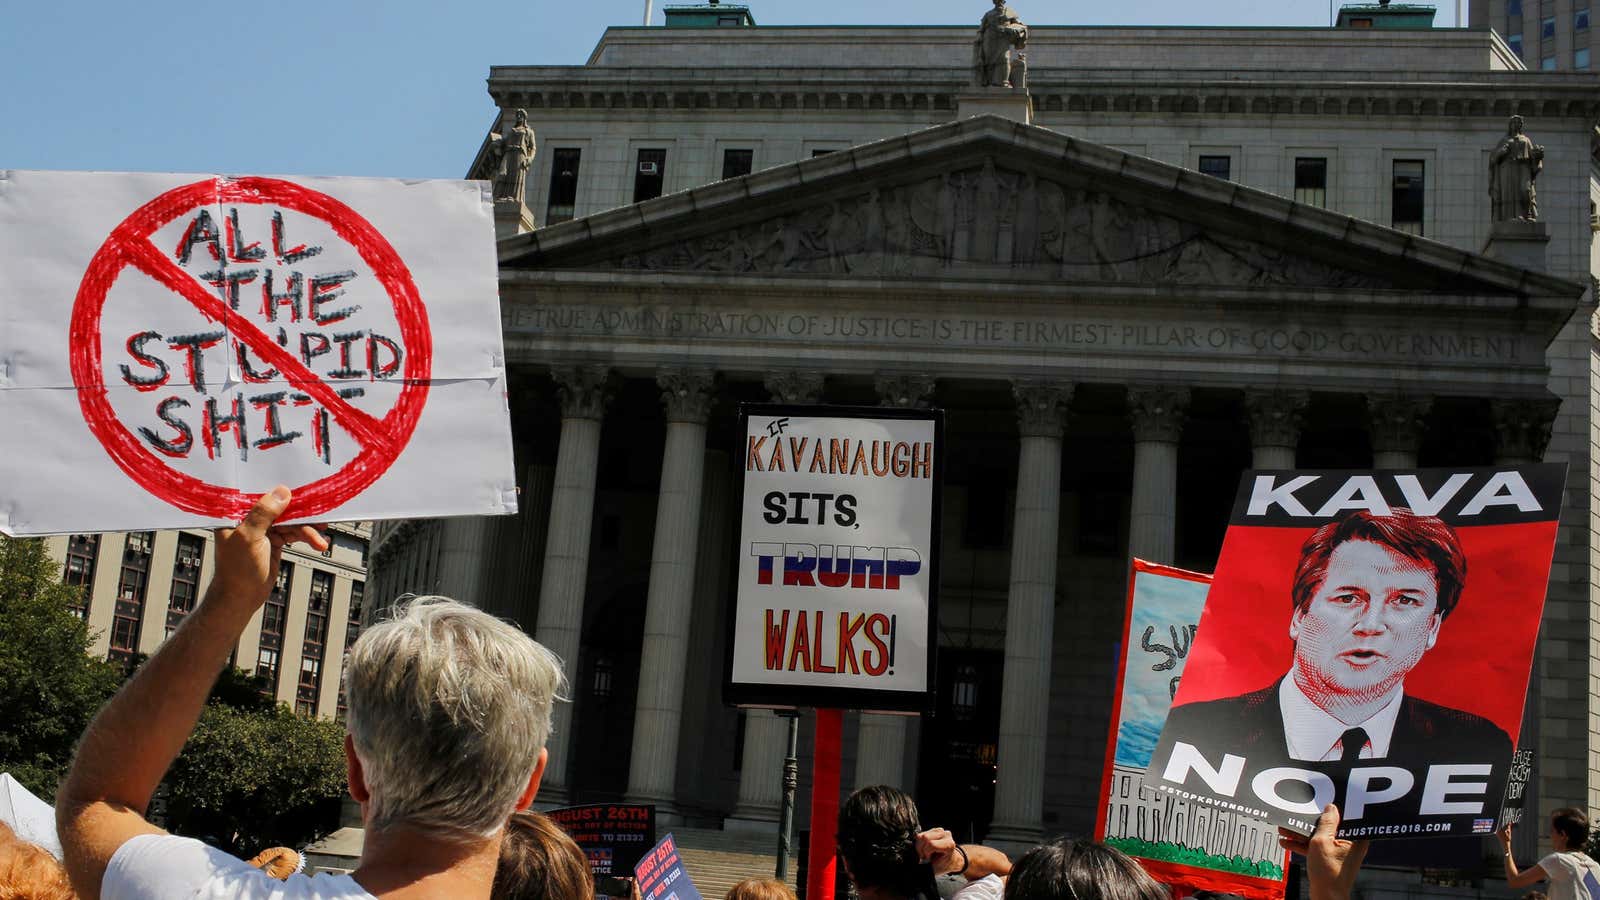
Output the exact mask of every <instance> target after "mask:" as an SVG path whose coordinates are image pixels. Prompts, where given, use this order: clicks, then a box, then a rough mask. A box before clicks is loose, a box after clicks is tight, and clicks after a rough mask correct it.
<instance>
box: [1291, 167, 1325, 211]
mask: <svg viewBox="0 0 1600 900" xmlns="http://www.w3.org/2000/svg"><path fill="white" fill-rule="evenodd" d="M1294 200H1295V202H1296V203H1304V204H1307V205H1309V206H1320V207H1324V208H1325V207H1327V205H1328V159H1327V157H1324V156H1301V157H1296V158H1295V161H1294Z"/></svg>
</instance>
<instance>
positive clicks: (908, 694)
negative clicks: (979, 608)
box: [724, 406, 943, 711]
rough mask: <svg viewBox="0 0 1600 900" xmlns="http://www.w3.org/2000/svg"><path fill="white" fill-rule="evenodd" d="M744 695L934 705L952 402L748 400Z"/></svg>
mask: <svg viewBox="0 0 1600 900" xmlns="http://www.w3.org/2000/svg"><path fill="white" fill-rule="evenodd" d="M740 419H741V423H742V426H743V433H744V445H745V446H744V454H743V459H742V464H741V466H740V468H741V472H742V476H743V482H744V483H743V493H742V501H741V507H740V508H741V514H740V523H741V527H740V537H739V545H738V549H737V552H738V554H739V564H738V572H739V578H738V589H737V594H736V601H735V603H734V608H733V610H732V614H731V615H730V616H729V640H728V648H729V650H728V674H727V680H726V682H725V685H724V687H725V696H726V698H727V700H728V702H730V703H735V704H745V705H768V706H818V707H838V708H856V709H867V710H880V711H897V710H898V711H907V710H919V709H924V708H929V707H930V704H931V700H932V696H933V695H932V691H933V676H932V673H933V672H934V668H933V654H934V649H935V647H936V645H937V641H936V639H935V633H936V632H935V629H936V627H937V610H936V604H935V589H936V586H937V585H938V583H939V577H938V566H939V549H938V548H939V528H938V523H939V486H940V484H941V473H942V468H941V459H940V449H941V441H942V435H943V414H942V413H940V412H939V411H936V410H890V409H877V408H873V409H848V408H838V407H820V406H746V407H743V408H742V409H741V410H740Z"/></svg>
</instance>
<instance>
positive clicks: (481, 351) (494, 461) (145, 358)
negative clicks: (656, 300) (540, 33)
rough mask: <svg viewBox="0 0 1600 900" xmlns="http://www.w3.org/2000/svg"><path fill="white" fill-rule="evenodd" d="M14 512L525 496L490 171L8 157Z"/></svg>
mask: <svg viewBox="0 0 1600 900" xmlns="http://www.w3.org/2000/svg"><path fill="white" fill-rule="evenodd" d="M0 248H4V250H3V251H0V252H3V254H4V256H3V259H0V422H4V423H5V427H4V428H0V531H4V532H6V533H7V534H13V535H30V534H51V533H65V532H77V531H115V530H126V529H135V528H138V529H148V528H176V527H183V526H194V525H210V524H223V523H227V522H231V521H236V520H237V519H238V518H239V517H240V516H241V515H242V514H243V513H244V511H245V510H247V509H248V508H249V506H250V504H251V503H252V502H253V500H254V498H255V496H257V495H259V494H260V493H261V492H263V491H266V490H270V489H271V488H272V487H273V486H274V485H277V484H280V483H282V484H287V485H289V486H290V487H291V488H292V489H293V490H294V492H295V495H294V500H293V503H292V504H291V506H290V508H289V511H288V514H287V518H288V519H289V520H306V519H323V520H329V521H338V520H346V521H348V520H359V519H381V518H399V517H410V516H443V515H467V514H480V515H482V514H491V513H509V512H513V511H515V509H516V495H515V481H514V477H513V474H512V473H513V465H512V453H511V434H510V421H509V417H508V415H507V411H506V399H505V356H504V352H503V350H502V347H501V343H500V320H499V299H498V287H497V271H496V263H495V256H494V226H493V214H492V208H491V204H490V202H489V200H488V198H487V196H486V192H485V190H484V187H483V185H482V184H479V183H476V182H464V181H391V180H380V179H366V178H298V177H297V178H256V177H250V178H243V177H241V178H232V177H223V176H217V175H171V174H111V173H78V172H19V171H0Z"/></svg>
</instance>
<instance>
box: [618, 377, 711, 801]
mask: <svg viewBox="0 0 1600 900" xmlns="http://www.w3.org/2000/svg"><path fill="white" fill-rule="evenodd" d="M712 382H713V377H712V373H711V372H709V371H705V370H696V369H682V368H670V369H663V370H662V371H661V372H660V373H659V374H658V375H657V376H656V383H657V384H658V385H660V386H661V397H662V401H663V402H664V403H665V404H666V407H667V440H666V447H665V449H664V450H663V452H662V458H661V489H660V495H659V497H658V499H657V501H656V530H655V538H654V542H653V544H652V548H651V551H650V590H649V594H648V596H647V599H646V601H645V616H644V645H643V647H642V648H641V649H640V661H639V694H638V700H637V702H636V703H635V705H634V714H633V755H632V756H631V757H630V758H629V761H628V793H627V796H628V799H629V801H630V802H637V803H654V804H655V805H656V813H657V815H658V816H664V817H666V821H667V822H668V823H671V822H672V820H673V819H674V818H675V817H676V813H677V810H676V803H675V796H674V794H675V791H674V790H673V785H674V782H675V781H676V779H677V772H678V732H679V729H680V727H681V725H682V715H683V680H684V669H685V667H686V666H687V663H688V653H689V617H690V615H691V613H692V611H693V608H694V569H695V551H696V550H697V544H698V541H699V530H700V491H701V477H702V475H703V474H704V470H703V466H704V465H705V452H706V419H707V418H708V417H709V414H710V411H711V398H712Z"/></svg>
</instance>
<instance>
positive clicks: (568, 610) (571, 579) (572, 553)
mask: <svg viewBox="0 0 1600 900" xmlns="http://www.w3.org/2000/svg"><path fill="white" fill-rule="evenodd" d="M551 374H552V375H553V376H554V377H555V380H556V387H557V388H558V391H559V394H560V398H561V441H560V443H559V445H558V446H557V449H556V469H555V476H554V480H553V482H552V485H551V490H550V518H549V525H548V527H547V529H546V537H545V544H544V571H543V572H542V573H541V577H540V585H539V619H538V624H537V626H536V627H535V628H534V632H533V636H534V639H535V640H537V641H538V642H539V643H541V644H543V645H545V646H546V647H547V648H549V649H550V652H552V653H554V654H555V655H556V656H558V657H560V658H561V671H562V672H563V673H564V674H565V675H566V677H567V683H568V684H569V685H570V684H574V683H575V682H576V680H577V674H578V644H579V641H580V640H581V638H582V633H583V600H584V590H585V588H586V587H587V585H588V581H589V529H590V526H591V525H593V523H594V486H595V476H596V474H597V473H598V472H599V468H600V420H601V418H602V417H603V416H604V414H605V408H606V403H607V402H608V401H609V400H610V390H609V380H610V371H609V370H608V369H606V368H604V367H603V366H586V367H577V366H563V367H559V368H557V369H555V370H554V371H553V372H552V373H551ZM571 725H572V704H571V703H557V704H556V705H555V710H554V713H553V715H552V720H551V728H550V739H549V741H548V742H547V743H546V746H547V747H548V748H549V750H550V761H549V763H548V764H547V765H546V768H545V776H544V785H543V786H542V787H541V788H540V789H539V799H540V800H541V801H549V802H557V803H559V802H562V801H565V800H566V799H567V783H568V782H567V766H568V764H569V762H568V753H567V751H568V747H569V744H568V741H569V740H570V739H571V736H572V728H571Z"/></svg>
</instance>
